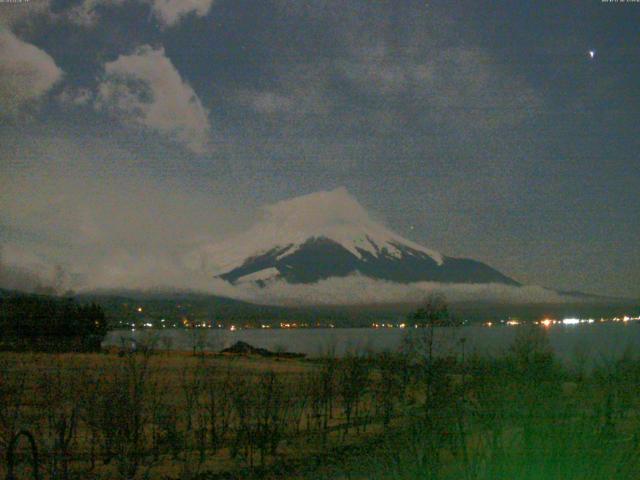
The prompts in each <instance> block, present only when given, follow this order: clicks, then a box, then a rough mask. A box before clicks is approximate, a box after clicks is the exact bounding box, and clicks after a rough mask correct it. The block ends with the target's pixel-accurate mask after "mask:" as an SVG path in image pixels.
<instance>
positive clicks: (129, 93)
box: [96, 45, 211, 154]
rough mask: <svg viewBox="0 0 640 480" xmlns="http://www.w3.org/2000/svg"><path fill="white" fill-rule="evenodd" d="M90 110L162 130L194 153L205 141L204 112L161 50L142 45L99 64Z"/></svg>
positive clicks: (206, 121) (203, 147)
mask: <svg viewBox="0 0 640 480" xmlns="http://www.w3.org/2000/svg"><path fill="white" fill-rule="evenodd" d="M96 108H98V109H99V110H104V111H107V112H109V113H111V114H112V115H114V116H115V117H116V118H119V119H120V120H122V121H123V122H125V123H129V124H134V125H139V126H143V127H146V128H149V129H151V130H154V131H156V132H158V133H161V134H167V135H169V136H171V137H172V138H173V139H174V140H177V141H178V142H180V143H183V144H184V145H185V146H187V147H188V148H189V149H190V150H192V151H193V152H195V153H199V154H201V153H204V152H205V151H206V150H207V148H208V144H209V132H210V129H211V125H210V123H209V118H208V112H207V110H206V109H205V108H204V107H203V105H202V103H201V102H200V99H199V98H198V96H197V95H196V93H195V92H194V90H193V88H191V86H190V85H189V84H188V83H186V82H185V81H184V80H183V79H182V78H181V77H180V73H179V72H178V71H177V70H176V68H175V67H174V65H173V64H172V63H171V60H169V59H168V58H167V57H166V56H165V53H164V48H158V49H154V48H152V47H150V46H148V45H145V46H142V47H139V48H138V49H137V50H136V51H135V52H134V53H133V54H131V55H120V56H119V57H118V58H117V59H116V60H114V61H113V62H109V63H107V64H106V65H105V76H104V78H103V80H102V82H101V83H100V85H99V87H98V98H97V101H96Z"/></svg>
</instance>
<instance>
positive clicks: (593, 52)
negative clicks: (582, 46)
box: [589, 50, 596, 59]
mask: <svg viewBox="0 0 640 480" xmlns="http://www.w3.org/2000/svg"><path fill="white" fill-rule="evenodd" d="M595 56H596V51H595V50H589V58H591V59H593V58H595Z"/></svg>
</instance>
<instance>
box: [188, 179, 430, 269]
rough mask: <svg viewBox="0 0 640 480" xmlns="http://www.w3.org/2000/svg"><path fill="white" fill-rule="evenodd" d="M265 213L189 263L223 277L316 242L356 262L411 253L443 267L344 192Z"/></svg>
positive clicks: (292, 202) (289, 203) (280, 204)
mask: <svg viewBox="0 0 640 480" xmlns="http://www.w3.org/2000/svg"><path fill="white" fill-rule="evenodd" d="M263 211H264V212H265V215H264V218H263V219H262V220H261V221H259V222H258V223H257V224H255V225H254V226H253V227H251V228H250V229H249V230H248V231H247V232H245V233H243V234H240V235H238V236H236V237H233V238H230V239H228V240H226V241H223V242H221V243H218V244H214V245H208V246H205V247H202V248H201V249H199V250H198V252H196V253H194V254H193V255H192V256H191V258H192V260H193V261H192V262H189V263H191V265H192V266H196V265H198V266H199V267H200V268H205V269H207V270H211V271H212V273H215V274H218V275H222V274H224V273H226V272H229V271H231V270H233V269H237V268H238V267H240V266H242V265H243V264H245V263H246V262H247V261H248V260H249V259H254V258H257V257H260V256H261V255H265V254H269V255H273V254H274V253H275V254H276V255H275V257H274V258H275V259H276V260H280V259H281V258H282V257H284V256H288V255H291V254H293V253H295V252H297V251H298V250H299V249H300V248H301V247H302V246H303V245H305V244H307V243H308V242H309V241H314V240H328V241H330V242H333V243H334V244H338V245H339V246H340V247H341V248H342V249H344V250H346V251H347V252H348V253H349V254H350V255H351V256H353V257H355V258H356V259H358V260H362V259H363V256H371V257H376V258H377V257H380V256H385V257H395V258H400V257H402V256H403V255H404V254H405V253H406V252H408V251H412V252H415V253H416V254H419V255H423V256H426V257H429V258H431V259H432V261H433V262H435V263H436V264H439V265H440V264H442V262H443V257H442V255H441V254H439V253H438V252H435V251H433V250H430V249H428V248H425V247H423V246H422V245H419V244H417V243H415V242H412V241H411V240H408V239H405V238H403V237H401V236H400V235H397V234H396V233H394V232H392V231H390V230H389V229H387V228H386V227H385V226H383V225H381V224H379V223H377V222H375V221H374V220H372V219H371V217H370V216H369V214H368V213H367V211H366V210H365V209H364V207H362V205H360V203H358V201H357V200H356V199H355V198H354V197H353V196H352V195H351V194H350V193H349V192H348V191H347V189H346V188H344V187H340V188H336V189H335V190H330V191H320V192H315V193H310V194H307V195H302V196H299V197H295V198H292V199H288V200H282V201H280V202H277V203H274V204H271V205H267V206H265V207H263ZM403 252H404V253H403Z"/></svg>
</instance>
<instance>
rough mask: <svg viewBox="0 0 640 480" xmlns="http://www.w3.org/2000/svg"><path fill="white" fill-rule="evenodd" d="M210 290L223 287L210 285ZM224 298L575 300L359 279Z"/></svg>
mask: <svg viewBox="0 0 640 480" xmlns="http://www.w3.org/2000/svg"><path fill="white" fill-rule="evenodd" d="M212 288H214V291H215V289H216V288H218V289H220V293H221V294H222V291H223V290H222V286H221V285H219V284H218V283H213V284H212ZM224 292H225V294H226V295H231V296H233V297H236V298H239V299H243V300H249V301H254V302H257V303H264V304H272V305H364V304H373V303H380V304H384V303H395V304H397V303H416V302H420V301H422V300H424V298H425V297H426V296H427V295H429V294H431V293H439V294H443V295H445V297H446V298H447V299H448V300H449V301H451V302H472V301H495V302H500V303H509V304H520V303H527V304H530V303H563V302H568V301H575V300H576V299H575V298H572V297H568V296H563V295H559V294H557V293H555V292H554V291H552V290H547V289H545V288H542V287H538V286H533V285H527V286H522V287H515V286H509V285H503V284H498V283H485V284H451V283H437V282H416V283H408V284H401V283H395V282H389V281H385V280H376V279H372V278H368V277H363V276H361V275H350V276H348V277H341V278H330V279H327V280H321V281H319V282H316V283H313V284H289V283H286V282H284V281H281V280H280V281H274V282H271V283H269V284H267V286H266V287H264V288H260V287H258V286H255V285H251V284H244V285H238V286H236V287H234V289H232V290H229V288H228V287H225V290H224Z"/></svg>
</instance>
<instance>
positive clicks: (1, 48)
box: [0, 27, 63, 115]
mask: <svg viewBox="0 0 640 480" xmlns="http://www.w3.org/2000/svg"><path fill="white" fill-rule="evenodd" d="M62 75H63V72H62V70H60V68H58V66H57V65H56V63H55V62H54V60H53V59H52V58H51V57H50V56H49V55H48V54H47V53H46V52H45V51H43V50H41V49H39V48H38V47H36V46H34V45H31V44H29V43H26V42H23V41H22V40H20V39H19V38H18V37H16V36H15V35H14V34H13V33H12V32H10V31H9V30H7V29H4V28H3V27H0V115H2V114H3V113H4V114H5V115H7V114H8V115H15V114H17V113H18V112H19V111H20V110H21V109H22V108H23V107H25V106H27V105H28V104H30V103H32V102H34V101H36V100H38V99H39V98H41V97H42V96H43V95H44V94H46V93H47V92H48V91H49V90H50V89H51V87H53V86H54V85H55V84H56V82H58V81H59V80H60V79H61V78H62Z"/></svg>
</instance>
